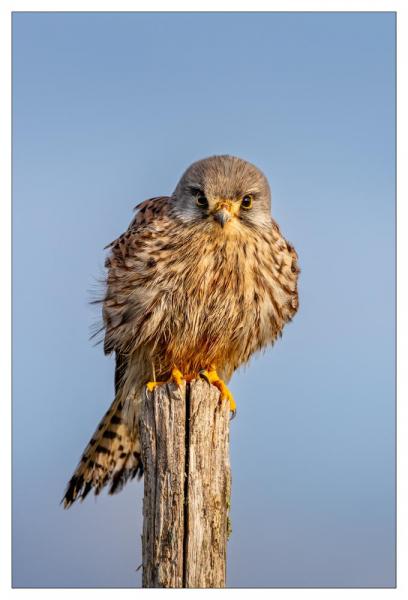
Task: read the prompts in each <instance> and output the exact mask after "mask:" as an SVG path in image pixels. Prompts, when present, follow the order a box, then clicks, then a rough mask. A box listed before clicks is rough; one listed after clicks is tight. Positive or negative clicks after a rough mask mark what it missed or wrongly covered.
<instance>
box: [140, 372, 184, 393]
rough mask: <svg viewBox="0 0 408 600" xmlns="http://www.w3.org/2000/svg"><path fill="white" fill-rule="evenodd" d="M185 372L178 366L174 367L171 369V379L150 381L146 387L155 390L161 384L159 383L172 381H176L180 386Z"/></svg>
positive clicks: (150, 390) (151, 390)
mask: <svg viewBox="0 0 408 600" xmlns="http://www.w3.org/2000/svg"><path fill="white" fill-rule="evenodd" d="M183 379H184V378H183V374H182V372H181V371H179V369H177V367H174V368H173V369H172V371H171V377H170V379H169V381H149V382H148V383H146V387H147V389H148V390H149V392H153V390H154V389H155V388H156V387H157V386H159V385H164V384H165V383H170V382H174V383H176V384H177V385H178V386H181V385H182V383H183Z"/></svg>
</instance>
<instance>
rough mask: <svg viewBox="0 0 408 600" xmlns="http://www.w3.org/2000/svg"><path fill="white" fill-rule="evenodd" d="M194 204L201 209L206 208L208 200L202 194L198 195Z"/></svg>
mask: <svg viewBox="0 0 408 600" xmlns="http://www.w3.org/2000/svg"><path fill="white" fill-rule="evenodd" d="M196 204H197V206H201V208H207V206H208V200H207V198H206V197H205V196H204V194H198V196H197V197H196Z"/></svg>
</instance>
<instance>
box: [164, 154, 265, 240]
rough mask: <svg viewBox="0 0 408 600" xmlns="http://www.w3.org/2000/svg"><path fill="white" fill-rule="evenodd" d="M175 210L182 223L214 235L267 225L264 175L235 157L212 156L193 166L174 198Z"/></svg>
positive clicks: (184, 177) (187, 172)
mask: <svg viewBox="0 0 408 600" xmlns="http://www.w3.org/2000/svg"><path fill="white" fill-rule="evenodd" d="M173 199H174V210H175V212H176V214H177V216H178V217H179V218H180V219H181V220H183V221H184V222H185V223H203V224H206V225H211V226H212V227H213V229H214V231H221V230H222V231H225V232H226V231H233V230H235V231H236V230H239V229H240V228H242V227H245V226H249V227H251V226H252V227H256V226H259V227H261V226H263V225H268V224H269V223H270V221H271V215H270V210H271V193H270V189H269V184H268V181H267V179H266V177H265V175H264V174H263V173H262V172H261V171H260V170H259V169H258V168H257V167H255V166H254V165H252V164H251V163H249V162H246V161H245V160H242V159H241V158H237V157H235V156H227V155H223V156H211V157H210V158H204V159H203V160H199V161H198V162H195V163H193V164H192V165H191V166H190V167H189V168H188V169H187V171H186V172H185V173H184V174H183V176H182V178H181V179H180V181H179V183H178V184H177V187H176V190H175V192H174V194H173Z"/></svg>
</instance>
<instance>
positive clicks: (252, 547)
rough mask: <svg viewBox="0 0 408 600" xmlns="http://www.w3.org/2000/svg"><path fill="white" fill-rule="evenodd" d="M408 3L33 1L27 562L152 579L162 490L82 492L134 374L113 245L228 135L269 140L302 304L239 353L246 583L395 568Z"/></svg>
mask: <svg viewBox="0 0 408 600" xmlns="http://www.w3.org/2000/svg"><path fill="white" fill-rule="evenodd" d="M394 32H395V19H394V15H393V14H391V13H331V14H330V13H310V14H307V13H292V14H288V13H279V14H278V13H275V14H274V13H249V14H235V13H232V14H231V13H230V14H214V13H206V14H191V13H174V14H168V13H162V14H150V13H145V14H141V13H123V14H119V13H105V14H102V13H98V14H95V13H93V14H92V13H82V14H80V13H60V14H56V13H48V14H47V13H38V14H35V13H15V14H14V17H13V267H14V280H13V299H14V303H13V306H14V314H13V317H14V319H13V326H14V338H13V339H14V344H13V468H14V476H13V582H14V586H16V587H51V586H55V587H70V586H79V587H102V586H114V587H115V586H117V587H122V586H123V587H126V586H129V587H132V586H138V585H140V572H136V571H135V569H136V567H137V566H138V565H139V564H140V562H141V547H140V534H141V523H142V516H141V510H142V507H141V499H142V493H143V486H142V484H141V483H137V482H133V483H131V484H130V485H128V487H127V488H126V489H125V490H124V491H123V492H122V493H121V494H120V495H118V496H115V497H108V496H106V495H103V496H101V497H100V498H98V500H97V501H95V500H94V498H93V497H91V498H89V499H87V500H86V502H85V503H84V504H82V505H80V506H78V507H77V506H75V507H73V509H72V510H70V511H68V512H66V511H65V512H64V511H63V510H62V509H61V507H60V506H59V501H60V499H61V496H62V493H63V491H64V487H65V484H66V481H67V479H68V478H69V477H70V475H71V473H72V470H73V469H74V467H75V465H76V462H77V460H78V458H79V456H80V454H81V452H82V449H83V447H84V445H85V444H86V443H87V441H88V439H89V437H90V436H91V434H92V433H93V430H94V428H95V426H96V424H97V422H98V420H99V418H100V416H101V415H102V414H103V413H104V411H105V410H106V408H107V407H108V405H109V404H110V402H111V400H112V397H113V367H114V365H113V361H112V360H111V359H109V358H105V357H104V356H103V352H102V349H101V347H96V348H95V347H93V346H92V343H90V342H89V339H88V338H89V332H90V327H91V325H92V324H93V323H94V322H95V321H97V320H98V318H99V315H98V312H97V309H94V308H92V307H91V306H90V305H89V300H90V299H92V294H93V293H94V291H95V290H98V289H100V284H99V283H98V280H99V279H100V278H101V277H103V263H104V251H103V247H104V246H105V245H106V244H107V243H108V242H110V241H111V240H112V239H114V238H115V237H116V236H117V235H118V234H120V233H121V232H122V231H123V230H124V229H125V228H126V227H127V225H128V223H129V221H130V219H131V216H132V208H133V206H134V205H135V204H137V203H138V202H140V201H142V200H143V199H145V198H148V197H152V196H155V195H159V194H167V193H170V192H172V191H173V189H174V187H175V185H176V183H177V180H178V178H179V177H180V175H181V174H182V172H183V171H184V169H185V168H186V167H187V166H188V165H189V164H190V163H191V162H193V161H194V160H197V159H199V158H202V157H204V156H208V155H211V154H221V153H230V154H234V155H237V156H241V157H242V158H245V159H248V160H250V161H251V162H254V163H255V164H257V165H258V166H259V167H260V168H261V169H262V170H263V171H264V172H265V174H266V175H267V177H268V178H269V181H270V184H271V188H272V212H273V215H274V217H275V219H276V220H277V221H278V222H279V224H280V225H281V228H282V230H283V233H284V234H285V236H286V237H287V238H288V239H289V240H290V241H291V242H292V243H293V244H294V245H295V247H296V249H297V251H298V254H299V263H300V266H301V268H302V274H301V281H300V290H299V291H300V310H299V313H298V315H297V316H296V318H295V319H294V321H293V323H291V324H290V325H289V326H288V327H287V328H286V329H285V332H284V335H283V338H282V339H281V340H280V341H279V342H277V344H276V345H275V347H274V348H272V349H270V350H268V351H267V352H265V353H264V354H262V355H260V356H258V357H256V358H254V360H253V361H252V362H251V364H250V366H249V367H248V368H247V369H245V370H244V371H242V372H239V373H238V374H237V375H235V376H234V378H233V380H232V383H231V389H232V391H233V392H234V395H235V398H236V401H237V404H238V415H237V417H236V419H235V420H234V421H233V422H232V425H231V461H232V477H233V488H232V514H231V517H232V529H233V533H232V536H231V539H230V542H229V545H228V579H227V583H228V585H229V586H244V587H257V586H276V587H320V586H323V587H326V586H327V587H331V586H338V587H342V586H345V587H360V586H361V587H376V586H381V587H389V586H393V585H394V560H395V556H394V543H395V539H394V519H395V512H394V500H395V498H394V483H395V481H394V477H395V472H394V434H395V431H394V418H395V414H394V392H395V389H394V361H395V352H394V347H395V338H394V318H395V294H394V286H395V264H394V243H395V239H394V219H395V210H394V193H395V152H394V150H395V133H394V120H395V97H394V91H395V90H394V86H395V73H394V70H395V55H394V49H395V48H394V46H395V39H394Z"/></svg>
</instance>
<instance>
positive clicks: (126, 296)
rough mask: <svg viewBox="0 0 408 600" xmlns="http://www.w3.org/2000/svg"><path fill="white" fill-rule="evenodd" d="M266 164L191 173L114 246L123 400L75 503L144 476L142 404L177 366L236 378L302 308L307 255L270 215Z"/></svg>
mask: <svg viewBox="0 0 408 600" xmlns="http://www.w3.org/2000/svg"><path fill="white" fill-rule="evenodd" d="M270 205H271V200H270V190H269V185H268V182H267V180H266V178H265V176H264V175H263V174H262V173H261V171H259V169H257V168H256V167H255V166H254V165H252V164H250V163H248V162H246V161H243V160H242V159H239V158H235V157H231V156H214V157H210V158H207V159H204V160H201V161H198V162H196V163H194V164H193V165H191V166H190V167H189V169H187V171H186V172H185V173H184V175H183V176H182V178H181V180H180V182H179V183H178V185H177V187H176V190H175V192H174V193H173V195H172V196H170V197H158V198H152V199H150V200H146V201H145V202H142V203H141V204H139V205H138V206H137V213H136V216H135V217H134V219H133V220H132V222H131V223H130V225H129V228H128V230H127V231H126V232H125V233H124V234H123V235H121V236H120V237H119V238H118V239H117V240H115V241H114V242H112V243H111V244H110V245H109V246H108V248H109V249H110V253H109V256H108V258H107V260H106V267H107V269H108V275H107V289H106V295H105V298H104V303H103V318H104V330H105V343H104V348H105V352H106V353H111V352H115V353H116V359H117V368H116V377H115V382H116V398H115V400H114V403H113V405H112V407H111V409H110V411H109V412H108V413H107V415H106V416H105V417H104V419H103V420H102V422H101V425H100V427H99V429H98V430H97V431H96V433H95V434H94V437H93V440H92V441H91V443H90V444H89V445H88V447H87V448H86V450H85V452H84V455H83V457H82V459H81V462H80V464H79V466H78V468H77V470H76V472H75V474H74V476H73V477H72V479H71V481H70V483H69V485H68V488H67V492H66V495H65V497H64V502H65V506H70V504H71V503H72V502H73V501H74V500H75V499H76V498H78V497H80V498H84V497H85V496H86V494H87V493H88V492H89V491H90V489H92V488H94V489H95V492H96V493H99V491H100V490H101V489H102V488H103V487H104V486H105V485H106V484H108V483H109V484H110V486H111V487H110V492H111V493H113V492H114V491H116V490H117V489H120V487H121V486H122V485H123V484H124V483H125V482H126V481H127V479H128V478H131V477H134V476H135V475H136V474H139V475H140V474H141V473H142V471H143V469H142V465H141V461H140V454H139V452H140V444H139V440H138V433H137V419H138V406H139V401H140V398H141V394H142V392H143V390H144V388H145V386H146V383H147V382H148V381H150V380H152V379H157V380H166V379H168V378H169V377H170V374H171V371H172V368H173V367H175V366H176V367H178V369H180V371H181V372H182V373H189V374H197V373H198V372H199V371H200V370H202V369H210V368H211V367H212V366H214V365H215V366H216V368H217V370H218V372H219V374H220V376H221V377H222V378H223V379H224V380H225V381H228V380H229V379H230V377H231V375H232V374H233V372H234V371H235V370H236V369H237V368H238V367H239V366H240V365H242V364H244V363H246V362H247V361H248V360H249V359H250V357H251V356H252V354H253V353H254V352H256V351H258V350H260V349H261V348H264V347H265V346H267V345H269V344H272V343H273V342H274V341H275V339H276V338H277V336H278V335H280V334H281V332H282V329H283V327H284V325H285V324H286V323H287V322H288V321H290V320H291V319H292V317H293V316H294V314H295V313H296V311H297V308H298V292H297V279H298V274H299V268H298V265H297V254H296V251H295V249H294V248H293V246H292V245H291V244H289V243H288V242H287V241H286V240H285V239H284V238H283V236H282V234H281V232H280V230H279V227H278V225H277V223H276V222H275V221H274V220H273V219H272V217H271V214H270Z"/></svg>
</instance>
